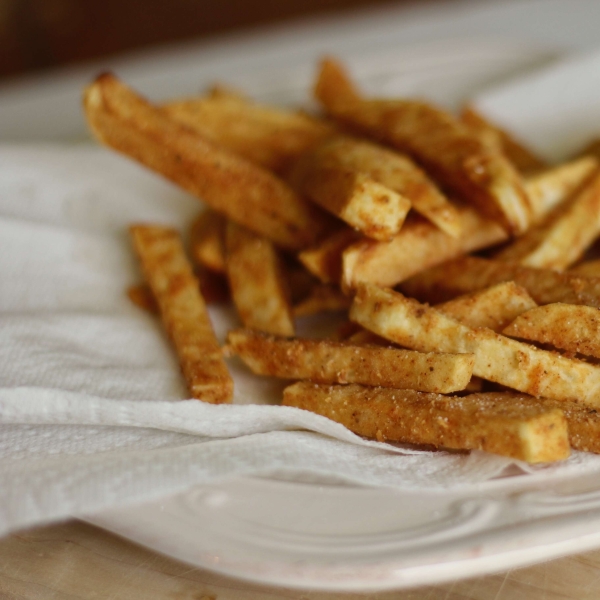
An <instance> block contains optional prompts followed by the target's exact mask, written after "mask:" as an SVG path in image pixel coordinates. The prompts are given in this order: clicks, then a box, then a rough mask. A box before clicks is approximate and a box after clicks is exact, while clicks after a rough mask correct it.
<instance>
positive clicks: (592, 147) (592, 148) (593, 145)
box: [575, 138, 600, 160]
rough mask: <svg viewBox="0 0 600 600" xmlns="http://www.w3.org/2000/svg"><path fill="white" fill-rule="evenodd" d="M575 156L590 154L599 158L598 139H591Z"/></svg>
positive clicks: (599, 145) (599, 146)
mask: <svg viewBox="0 0 600 600" xmlns="http://www.w3.org/2000/svg"><path fill="white" fill-rule="evenodd" d="M575 156H590V157H593V158H595V159H597V160H600V139H598V138H594V139H592V140H591V141H590V142H589V143H587V144H586V145H585V146H584V147H583V148H582V149H581V150H580V151H579V152H577V153H576V154H575Z"/></svg>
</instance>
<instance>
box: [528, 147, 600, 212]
mask: <svg viewBox="0 0 600 600" xmlns="http://www.w3.org/2000/svg"><path fill="white" fill-rule="evenodd" d="M597 169H598V161H597V160H596V159H595V158H592V157H590V156H584V157H583V158H578V159H576V160H572V161H570V162H567V163H563V164H560V165H557V166H556V167H552V168H550V169H546V170H544V171H542V172H540V173H537V174H536V175H533V176H531V177H528V178H527V179H526V180H525V190H526V191H527V195H528V196H529V201H530V202H531V207H532V210H533V216H534V218H533V221H534V223H538V222H540V221H541V220H543V219H544V218H545V217H546V216H547V215H548V214H549V213H550V212H551V211H552V210H554V209H555V208H556V207H557V206H558V205H559V204H562V202H563V201H565V200H566V199H567V198H569V197H570V196H571V194H573V193H574V192H576V191H577V190H578V189H579V188H580V187H581V186H582V185H583V184H584V183H585V182H586V181H587V180H588V179H589V178H590V176H592V175H593V174H594V172H595V171H596V170H597Z"/></svg>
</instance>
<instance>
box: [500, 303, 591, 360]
mask: <svg viewBox="0 0 600 600" xmlns="http://www.w3.org/2000/svg"><path fill="white" fill-rule="evenodd" d="M502 333H504V335H509V336H511V337H517V338H523V339H526V340H532V341H534V342H541V343H543V344H550V345H551V346H554V347H555V348H560V349H561V350H567V351H568V352H578V353H580V354H585V355H587V356H595V357H596V358H600V311H599V310H598V309H597V308H592V307H591V306H576V305H574V304H563V303H562V302H557V303H555V304H547V305H546V306H540V307H538V308H534V309H531V310H529V311H527V312H524V313H523V314H521V315H519V316H518V317H517V318H516V319H515V320H514V321H513V322H512V323H511V324H510V325H508V327H506V328H505V329H504V331H503V332H502Z"/></svg>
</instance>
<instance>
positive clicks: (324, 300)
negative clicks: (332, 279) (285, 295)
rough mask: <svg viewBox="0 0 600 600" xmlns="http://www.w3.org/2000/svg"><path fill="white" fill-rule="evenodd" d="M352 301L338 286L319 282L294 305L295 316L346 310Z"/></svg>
mask: <svg viewBox="0 0 600 600" xmlns="http://www.w3.org/2000/svg"><path fill="white" fill-rule="evenodd" d="M350 302H351V300H350V298H349V297H348V296H346V295H344V294H342V292H341V290H340V288H338V287H337V286H334V285H329V284H327V283H319V284H317V285H315V286H314V287H313V289H312V290H311V291H310V292H309V294H308V296H306V297H305V298H304V299H302V300H301V301H300V302H298V304H296V305H294V316H295V317H305V316H307V315H316V314H318V313H322V312H330V311H339V310H346V309H348V308H349V307H350Z"/></svg>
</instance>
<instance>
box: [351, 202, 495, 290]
mask: <svg viewBox="0 0 600 600" xmlns="http://www.w3.org/2000/svg"><path fill="white" fill-rule="evenodd" d="M458 212H459V215H460V221H461V235H460V237H459V238H451V237H450V236H448V235H447V234H445V233H444V232H443V231H441V230H440V229H438V228H437V227H435V226H434V225H432V224H431V223H430V222H429V221H425V220H424V219H422V218H419V217H416V218H414V219H410V218H409V219H408V220H407V222H406V223H405V224H404V227H403V228H402V229H401V230H400V232H399V233H398V235H396V236H394V238H392V239H391V240H390V241H389V242H375V241H372V240H360V241H358V242H356V243H354V244H352V245H350V246H348V247H346V248H345V249H344V250H343V252H342V287H343V289H353V288H355V287H356V286H357V285H358V284H359V283H361V282H369V283H374V284H376V285H380V286H393V285H396V284H398V283H400V282H401V281H404V280H405V279H407V278H409V277H411V276H412V275H414V274H415V273H418V272H419V271H422V270H423V269H427V268H428V267H431V266H433V265H437V264H439V263H441V262H444V261H446V260H449V259H450V258H454V257H456V256H460V255H462V254H465V253H466V252H471V251H474V250H479V249H481V248H485V247H487V246H491V245H493V244H496V243H498V242H501V241H503V240H505V239H506V233H505V232H504V230H503V229H502V228H501V227H500V226H499V225H497V224H496V223H494V222H493V221H490V220H489V219H486V218H484V217H481V216H480V215H479V213H478V212H477V211H476V210H474V209H473V208H470V207H466V206H465V207H458Z"/></svg>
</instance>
